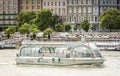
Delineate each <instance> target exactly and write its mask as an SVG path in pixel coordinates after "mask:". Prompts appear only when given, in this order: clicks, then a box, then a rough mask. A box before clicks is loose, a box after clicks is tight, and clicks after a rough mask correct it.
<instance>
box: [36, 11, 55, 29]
mask: <svg viewBox="0 0 120 76" xmlns="http://www.w3.org/2000/svg"><path fill="white" fill-rule="evenodd" d="M52 20H53V16H52V13H51V11H50V10H46V9H43V10H41V11H40V12H39V13H38V16H37V18H36V25H37V26H38V28H39V29H40V30H41V31H43V30H45V29H46V28H48V27H51V24H52Z"/></svg>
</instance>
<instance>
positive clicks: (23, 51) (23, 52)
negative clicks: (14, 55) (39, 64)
mask: <svg viewBox="0 0 120 76" xmlns="http://www.w3.org/2000/svg"><path fill="white" fill-rule="evenodd" d="M21 56H31V48H30V47H28V48H21Z"/></svg>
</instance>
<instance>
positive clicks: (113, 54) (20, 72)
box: [0, 49, 120, 76]
mask: <svg viewBox="0 0 120 76" xmlns="http://www.w3.org/2000/svg"><path fill="white" fill-rule="evenodd" d="M17 52H18V49H5V50H3V49H0V76H120V51H101V53H102V55H103V56H104V57H105V59H106V61H105V62H104V64H103V65H102V66H94V65H81V66H66V67H65V66H45V65H44V66H42V65H16V64H15V58H16V53H17Z"/></svg>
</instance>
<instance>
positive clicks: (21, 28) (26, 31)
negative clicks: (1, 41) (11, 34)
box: [18, 23, 30, 36]
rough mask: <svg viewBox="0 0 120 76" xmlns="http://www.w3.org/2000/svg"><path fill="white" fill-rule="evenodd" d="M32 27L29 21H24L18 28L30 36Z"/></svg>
mask: <svg viewBox="0 0 120 76" xmlns="http://www.w3.org/2000/svg"><path fill="white" fill-rule="evenodd" d="M29 29H30V25H29V24H28V23H24V24H23V25H22V26H21V27H19V28H18V31H19V32H20V33H21V34H27V36H29V33H30V31H29Z"/></svg>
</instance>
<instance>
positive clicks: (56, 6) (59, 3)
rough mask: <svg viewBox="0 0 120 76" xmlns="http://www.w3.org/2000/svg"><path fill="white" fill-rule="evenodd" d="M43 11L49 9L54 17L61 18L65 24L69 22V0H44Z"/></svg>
mask: <svg viewBox="0 0 120 76" xmlns="http://www.w3.org/2000/svg"><path fill="white" fill-rule="evenodd" d="M43 9H49V10H51V12H52V13H53V15H55V14H57V15H59V16H60V18H61V19H62V21H63V22H66V20H67V0H43Z"/></svg>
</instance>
